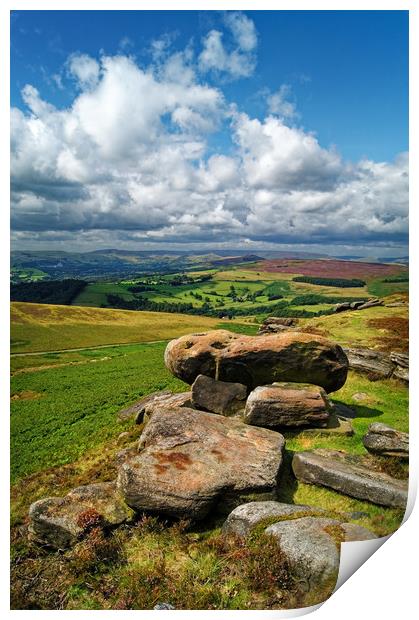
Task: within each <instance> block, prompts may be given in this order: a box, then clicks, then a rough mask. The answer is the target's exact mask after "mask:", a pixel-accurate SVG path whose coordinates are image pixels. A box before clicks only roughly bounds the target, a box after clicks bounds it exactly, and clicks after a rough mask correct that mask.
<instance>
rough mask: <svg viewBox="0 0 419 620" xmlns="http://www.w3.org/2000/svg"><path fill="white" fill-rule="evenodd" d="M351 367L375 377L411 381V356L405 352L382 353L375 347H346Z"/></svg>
mask: <svg viewBox="0 0 419 620" xmlns="http://www.w3.org/2000/svg"><path fill="white" fill-rule="evenodd" d="M344 351H345V353H346V355H347V356H348V360H349V368H350V369H351V370H355V371H357V372H360V373H365V374H368V375H369V376H370V378H373V379H381V378H384V379H388V378H389V377H396V378H397V379H401V380H402V381H406V382H408V381H409V358H408V356H407V355H405V354H403V353H394V352H393V353H390V355H387V354H386V353H382V352H381V351H375V350H373V349H350V348H348V349H344Z"/></svg>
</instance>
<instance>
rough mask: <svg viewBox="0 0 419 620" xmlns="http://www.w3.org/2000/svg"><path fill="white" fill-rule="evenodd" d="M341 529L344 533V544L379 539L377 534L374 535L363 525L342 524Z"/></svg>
mask: <svg viewBox="0 0 419 620" xmlns="http://www.w3.org/2000/svg"><path fill="white" fill-rule="evenodd" d="M340 527H341V528H342V530H343V533H344V540H343V542H353V541H355V540H372V539H374V538H377V536H376V535H375V534H373V533H372V532H371V531H370V530H368V529H367V528H366V527H362V525H358V524H357V523H341V524H340Z"/></svg>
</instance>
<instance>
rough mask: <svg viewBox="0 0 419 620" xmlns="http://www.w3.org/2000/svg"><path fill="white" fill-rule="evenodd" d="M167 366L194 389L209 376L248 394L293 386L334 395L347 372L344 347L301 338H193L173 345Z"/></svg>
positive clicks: (291, 335)
mask: <svg viewBox="0 0 419 620" xmlns="http://www.w3.org/2000/svg"><path fill="white" fill-rule="evenodd" d="M165 363H166V366H167V368H168V369H169V370H170V372H172V374H174V375H175V376H176V377H178V378H179V379H182V380H183V381H185V382H186V383H189V384H192V383H193V382H194V381H195V379H196V377H197V376H198V375H200V374H204V375H206V376H208V377H213V378H215V379H219V380H221V381H229V382H237V383H243V384H244V385H246V386H247V387H248V388H249V389H254V388H255V387H258V386H260V385H266V384H269V383H273V382H275V381H294V382H297V383H299V382H304V383H312V384H314V385H319V386H321V387H322V388H324V389H325V390H326V392H333V391H336V390H338V389H339V388H341V387H342V386H343V385H344V383H345V381H346V376H347V371H348V360H347V358H346V355H345V353H344V352H343V349H342V347H340V346H339V345H338V344H334V343H332V342H330V341H329V340H326V339H325V338H323V337H321V336H317V335H313V334H306V333H299V332H285V333H283V334H276V335H270V336H244V335H239V334H233V333H231V332H228V331H225V330H216V331H212V332H206V333H203V334H190V335H187V336H182V337H181V338H178V339H177V340H172V341H171V342H169V344H168V345H167V348H166V352H165Z"/></svg>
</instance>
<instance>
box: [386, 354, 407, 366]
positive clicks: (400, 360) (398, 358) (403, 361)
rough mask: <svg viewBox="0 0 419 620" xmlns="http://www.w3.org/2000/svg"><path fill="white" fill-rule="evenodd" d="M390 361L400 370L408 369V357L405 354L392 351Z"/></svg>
mask: <svg viewBox="0 0 419 620" xmlns="http://www.w3.org/2000/svg"><path fill="white" fill-rule="evenodd" d="M390 359H391V361H392V362H394V363H395V364H396V365H397V366H401V367H402V368H409V355H408V354H407V353H399V352H396V351H392V352H391V353H390Z"/></svg>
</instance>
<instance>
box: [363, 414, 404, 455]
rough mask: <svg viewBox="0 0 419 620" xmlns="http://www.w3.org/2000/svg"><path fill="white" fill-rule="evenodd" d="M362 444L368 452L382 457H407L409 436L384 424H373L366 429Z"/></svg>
mask: <svg viewBox="0 0 419 620" xmlns="http://www.w3.org/2000/svg"><path fill="white" fill-rule="evenodd" d="M362 443H363V444H364V446H365V447H366V449H367V450H368V451H369V452H372V453H373V454H379V455H382V456H399V457H402V458H408V457H409V435H408V433H403V432H401V431H397V430H396V429H394V428H391V427H390V426H387V425H386V424H381V423H380V422H374V424H370V426H369V427H368V431H367V433H366V435H364V437H363V438H362Z"/></svg>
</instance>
